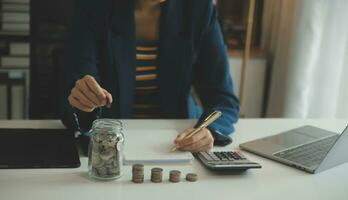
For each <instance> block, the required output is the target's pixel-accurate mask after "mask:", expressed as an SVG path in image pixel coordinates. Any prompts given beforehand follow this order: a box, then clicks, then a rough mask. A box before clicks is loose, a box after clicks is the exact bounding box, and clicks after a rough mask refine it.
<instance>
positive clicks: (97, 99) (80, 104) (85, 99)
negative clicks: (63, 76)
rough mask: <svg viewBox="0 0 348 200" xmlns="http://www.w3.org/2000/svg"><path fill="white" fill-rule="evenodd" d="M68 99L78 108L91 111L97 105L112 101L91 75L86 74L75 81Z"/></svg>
mask: <svg viewBox="0 0 348 200" xmlns="http://www.w3.org/2000/svg"><path fill="white" fill-rule="evenodd" d="M68 101H69V103H70V104H71V105H72V106H73V107H75V108H77V109H79V110H82V111H84V112H92V111H93V110H94V109H95V108H97V107H101V106H105V105H110V104H111V103H112V95H111V94H110V93H109V92H108V91H106V90H105V89H103V88H101V87H100V85H99V84H98V82H97V81H96V80H95V79H94V78H93V77H92V76H90V75H86V76H84V77H83V78H82V79H80V80H78V81H76V83H75V87H74V88H73V89H72V90H71V93H70V95H69V97H68Z"/></svg>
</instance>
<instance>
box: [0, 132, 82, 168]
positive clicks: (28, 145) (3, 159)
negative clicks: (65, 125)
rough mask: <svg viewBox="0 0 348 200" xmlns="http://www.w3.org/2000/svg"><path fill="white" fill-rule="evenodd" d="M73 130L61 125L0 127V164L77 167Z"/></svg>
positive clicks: (4, 166)
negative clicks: (36, 127) (22, 127)
mask: <svg viewBox="0 0 348 200" xmlns="http://www.w3.org/2000/svg"><path fill="white" fill-rule="evenodd" d="M79 166H80V159H79V154H78V151H77V147H76V143H75V139H74V137H73V134H72V133H71V132H70V131H68V130H65V129H0V168H1V169H20V168H23V169H25V168H77V167H79Z"/></svg>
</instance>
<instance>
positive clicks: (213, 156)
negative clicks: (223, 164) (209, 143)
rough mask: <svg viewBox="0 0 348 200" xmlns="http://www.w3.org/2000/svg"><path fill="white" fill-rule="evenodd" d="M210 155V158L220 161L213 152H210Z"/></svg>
mask: <svg viewBox="0 0 348 200" xmlns="http://www.w3.org/2000/svg"><path fill="white" fill-rule="evenodd" d="M208 154H209V156H210V157H212V158H213V160H216V161H219V160H220V158H219V157H218V156H216V155H215V154H214V153H213V152H209V153H208Z"/></svg>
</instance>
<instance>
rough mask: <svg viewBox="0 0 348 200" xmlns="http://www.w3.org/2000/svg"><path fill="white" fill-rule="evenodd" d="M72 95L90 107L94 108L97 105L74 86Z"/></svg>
mask: <svg viewBox="0 0 348 200" xmlns="http://www.w3.org/2000/svg"><path fill="white" fill-rule="evenodd" d="M71 94H72V96H73V97H74V98H75V99H77V100H78V101H79V102H80V103H82V104H83V105H85V106H87V107H89V108H94V107H96V106H97V105H95V104H94V103H93V102H92V101H90V100H89V99H88V98H87V97H86V96H85V95H84V94H83V93H82V92H81V91H80V90H79V89H77V88H73V89H72V90H71Z"/></svg>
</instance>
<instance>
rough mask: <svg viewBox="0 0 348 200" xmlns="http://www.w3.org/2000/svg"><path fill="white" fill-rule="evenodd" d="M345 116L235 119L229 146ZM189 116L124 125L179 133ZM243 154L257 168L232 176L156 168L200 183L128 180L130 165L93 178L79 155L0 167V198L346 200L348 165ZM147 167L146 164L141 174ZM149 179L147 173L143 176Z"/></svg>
mask: <svg viewBox="0 0 348 200" xmlns="http://www.w3.org/2000/svg"><path fill="white" fill-rule="evenodd" d="M347 121H348V120H296V119H244V120H240V122H239V123H238V125H237V129H236V133H235V135H234V141H235V142H234V144H232V145H231V146H228V147H226V149H232V148H235V147H237V145H238V144H239V143H242V142H245V141H248V140H251V139H256V138H259V137H263V136H267V135H271V134H275V133H278V132H281V131H285V130H288V129H291V128H295V127H298V126H302V125H307V124H311V125H315V126H318V127H321V128H324V129H327V130H331V131H335V132H341V131H342V130H343V129H344V128H345V126H346V123H347ZM193 123H194V122H193V121H189V120H152V121H146V120H138V121H136V120H125V121H124V127H125V128H127V129H140V128H141V129H146V128H151V127H153V126H156V127H158V128H164V129H165V128H175V129H177V130H178V131H180V130H183V129H185V128H186V127H189V126H190V125H192V124H193ZM0 127H1V128H4V127H46V128H47V127H51V128H54V127H56V128H60V127H62V124H61V123H60V122H59V121H54V120H53V121H0ZM244 154H245V155H246V156H247V157H248V158H250V159H251V160H254V161H256V162H259V163H261V164H262V166H263V168H262V169H260V170H250V171H247V172H246V173H243V174H237V175H218V174H213V173H211V172H209V171H208V170H206V169H205V168H204V167H202V166H201V165H200V164H199V163H198V162H197V161H194V163H193V164H192V165H176V166H160V167H163V168H164V169H165V171H164V173H165V175H166V176H165V178H166V179H167V172H168V170H170V169H178V170H181V171H182V172H183V173H186V172H195V173H197V174H198V175H199V181H198V182H195V183H188V182H185V181H182V182H180V183H169V182H168V181H167V180H165V181H164V182H163V183H160V184H155V183H151V182H149V181H146V182H145V183H143V184H139V185H138V184H133V183H131V182H130V177H131V167H130V166H125V168H124V175H123V177H122V178H121V179H120V180H117V181H112V182H96V181H92V180H90V179H88V177H87V158H85V157H82V158H81V163H82V165H81V167H80V168H78V169H45V170H42V169H41V170H39V169H33V170H0V199H2V200H12V199H13V200H21V199H25V200H28V199H36V200H40V199H45V200H46V199H49V200H55V199H64V200H69V199H74V200H76V199H83V200H87V199H93V200H95V199H103V200H104V199H113V200H116V199H127V200H131V199H137V200H138V199H168V200H170V199H173V200H178V199H200V200H204V199H219V200H224V199H226V200H227V199H228V200H231V199H239V200H243V199H258V200H263V199H265V200H266V199H267V200H269V199H282V200H287V199H289V200H294V199H316V200H321V199H323V200H324V199H325V200H327V199H332V200H341V199H342V200H347V199H348V191H347V185H348V164H344V165H341V166H338V167H335V168H333V169H331V170H328V171H325V172H322V173H320V174H316V175H310V174H307V173H305V172H302V171H299V170H297V169H293V168H290V167H287V166H284V165H282V164H279V163H276V162H272V161H269V160H267V159H264V158H260V157H258V156H255V155H252V154H249V153H246V152H245V153H244ZM151 167H152V166H147V168H146V172H148V171H149V170H148V169H149V168H151ZM145 176H146V179H147V180H148V179H149V173H146V174H145Z"/></svg>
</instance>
